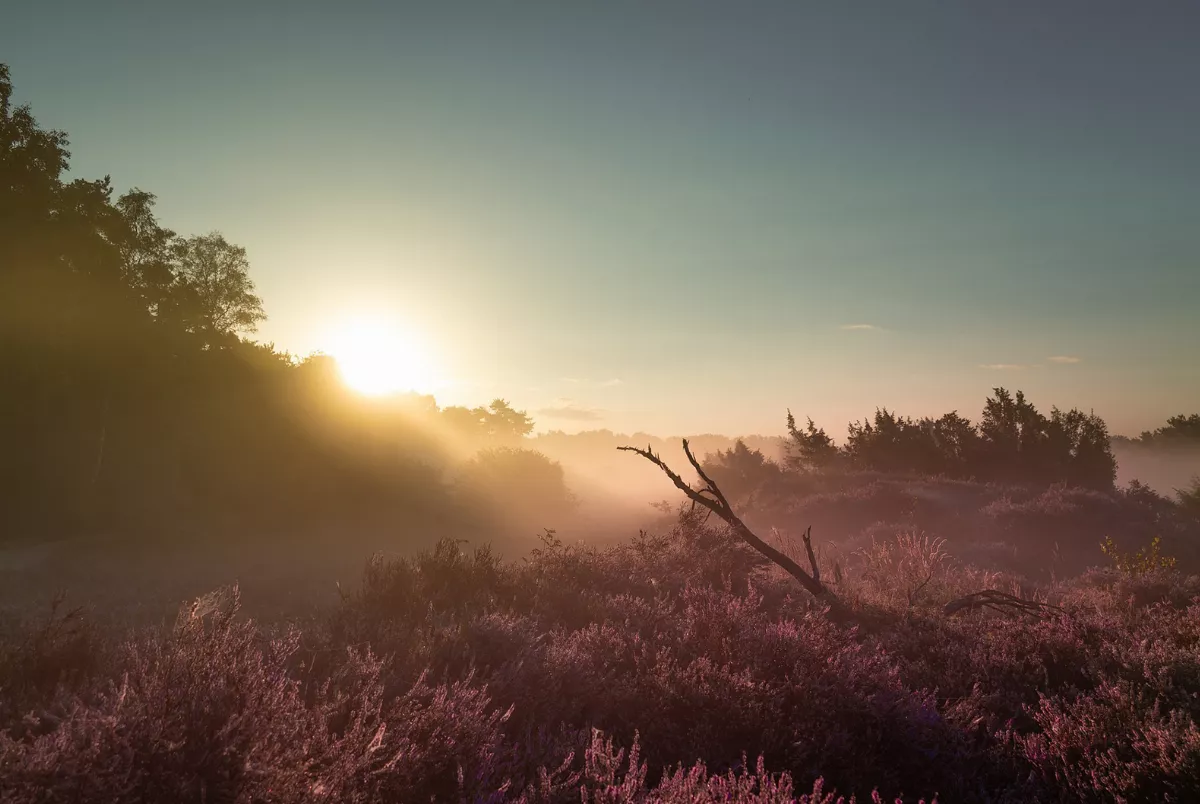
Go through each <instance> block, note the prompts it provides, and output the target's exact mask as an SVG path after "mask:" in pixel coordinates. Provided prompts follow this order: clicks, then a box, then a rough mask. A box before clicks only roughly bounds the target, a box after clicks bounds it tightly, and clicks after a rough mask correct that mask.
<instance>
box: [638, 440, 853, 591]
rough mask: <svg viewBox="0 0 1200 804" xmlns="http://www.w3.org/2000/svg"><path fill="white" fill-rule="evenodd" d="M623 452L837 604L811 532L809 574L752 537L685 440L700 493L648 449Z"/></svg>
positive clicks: (806, 543)
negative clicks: (823, 577)
mask: <svg viewBox="0 0 1200 804" xmlns="http://www.w3.org/2000/svg"><path fill="white" fill-rule="evenodd" d="M617 449H619V450H622V451H624V452H634V453H637V454H638V455H641V456H642V457H643V458H645V459H646V460H648V461H650V463H652V464H654V465H655V466H657V467H658V468H659V469H661V470H663V473H664V474H665V475H666V476H667V477H669V478H670V479H671V482H672V483H674V484H675V488H677V489H679V490H680V491H682V492H683V493H684V494H686V495H687V498H688V499H689V500H691V501H692V504H693V505H702V506H704V507H705V508H707V509H708V510H709V511H712V512H713V513H714V514H716V515H717V516H719V517H720V518H721V519H723V520H724V521H725V523H726V524H728V525H729V527H731V528H732V529H733V531H734V532H735V533H736V534H737V535H738V536H739V537H740V538H741V539H742V541H744V542H746V544H748V545H750V546H751V547H753V548H754V549H755V550H757V551H758V552H760V553H762V554H763V555H764V556H766V557H767V558H769V559H770V560H771V561H773V562H774V563H775V564H777V565H778V566H779V567H781V568H783V570H784V572H786V573H788V574H789V575H791V576H792V577H793V578H795V579H796V580H797V581H799V582H800V585H801V586H803V587H804V588H805V589H806V590H807V591H808V592H809V594H811V595H813V597H816V598H819V599H821V600H823V601H826V602H828V603H832V604H835V605H836V604H837V602H838V601H837V598H836V597H834V595H833V594H832V593H831V592H830V591H829V590H828V589H827V588H826V587H825V584H823V583H821V569H820V567H818V566H817V558H816V555H815V554H814V553H813V548H812V528H811V527H809V528H808V530H806V531H805V532H804V549H805V551H806V552H807V553H808V563H809V566H810V568H811V571H806V570H805V569H804V568H803V567H801V566H800V565H799V564H797V563H796V562H795V561H793V560H792V559H790V558H788V557H787V556H786V555H784V554H783V553H782V552H780V551H779V550H776V549H775V548H774V547H772V546H771V545H770V544H768V543H767V542H765V541H763V540H762V539H760V538H759V537H758V536H757V535H755V533H754V532H753V531H752V530H750V528H748V527H747V526H746V523H745V522H742V520H741V519H740V518H739V517H738V515H737V514H735V513H734V512H733V507H732V506H731V505H730V504H729V500H727V499H725V495H724V494H723V493H722V492H721V489H720V488H719V487H718V486H717V484H716V483H714V482H713V480H712V478H710V477H709V476H708V475H707V474H706V473H705V472H704V470H703V469H702V468H700V462H699V461H698V460H696V456H695V455H693V454H692V449H691V447H690V446H689V445H688V441H687V439H686V438H685V439H684V440H683V453H684V454H685V455H687V459H688V461H689V462H690V463H691V464H692V468H693V469H695V470H696V474H698V475H699V476H700V480H701V481H702V482H703V483H704V485H703V487H702V488H700V489H694V488H692V487H691V486H690V485H688V484H687V483H686V482H685V481H684V479H683V478H682V477H680V476H679V475H678V474H676V473H675V472H674V471H673V470H672V469H671V467H669V466H667V465H666V463H664V462H663V460H662V459H661V458H659V457H658V456H657V455H655V454H654V452H653V450H651V449H650V447H648V446H647V447H646V449H641V448H639V447H617Z"/></svg>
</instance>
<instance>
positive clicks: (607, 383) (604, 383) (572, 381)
mask: <svg viewBox="0 0 1200 804" xmlns="http://www.w3.org/2000/svg"><path fill="white" fill-rule="evenodd" d="M562 381H563V382H565V383H567V384H568V385H589V386H592V387H593V388H612V387H614V386H617V385H621V384H622V381H621V380H619V379H617V378H616V377H614V378H612V379H611V380H590V379H586V378H581V377H563V378H562Z"/></svg>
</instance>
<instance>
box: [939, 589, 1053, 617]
mask: <svg viewBox="0 0 1200 804" xmlns="http://www.w3.org/2000/svg"><path fill="white" fill-rule="evenodd" d="M983 608H986V609H991V610H992V611H998V612H1000V613H1001V614H1007V615H1010V616H1011V615H1015V614H1031V615H1033V616H1035V617H1044V616H1046V615H1047V614H1050V613H1051V612H1058V613H1061V612H1062V609H1060V608H1059V607H1058V606H1052V605H1050V604H1049V603H1039V602H1037V601H1035V600H1024V599H1023V598H1019V597H1017V596H1016V595H1010V594H1006V593H1005V592H998V591H996V590H995V589H984V590H983V591H982V592H972V593H971V594H969V595H964V596H962V597H960V598H958V599H957V600H952V601H950V602H949V603H947V604H946V606H945V608H943V609H942V613H943V614H945V615H946V616H947V617H950V616H953V615H955V614H957V613H958V612H960V611H974V610H976V609H983Z"/></svg>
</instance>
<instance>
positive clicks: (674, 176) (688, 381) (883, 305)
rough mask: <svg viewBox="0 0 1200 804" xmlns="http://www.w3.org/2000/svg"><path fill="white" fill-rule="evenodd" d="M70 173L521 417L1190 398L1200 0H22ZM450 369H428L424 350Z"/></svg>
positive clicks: (600, 421)
mask: <svg viewBox="0 0 1200 804" xmlns="http://www.w3.org/2000/svg"><path fill="white" fill-rule="evenodd" d="M3 17H4V18H3V24H2V26H0V61H4V62H6V63H8V64H9V65H10V67H11V70H12V75H13V80H14V83H15V86H16V94H17V96H18V100H20V101H28V102H30V103H31V104H32V105H33V108H34V113H35V115H36V116H37V117H38V119H39V121H40V122H41V123H42V124H43V125H45V126H47V127H53V128H58V129H62V130H65V131H67V132H68V133H69V135H70V137H71V143H72V145H71V151H72V155H73V158H72V171H73V173H74V174H75V175H80V176H86V177H96V176H102V175H105V174H110V175H111V176H112V178H113V182H114V185H115V186H116V187H117V188H118V190H124V189H126V188H129V187H134V186H136V187H140V188H142V189H145V190H149V191H151V192H153V193H155V194H156V195H157V196H158V199H159V205H158V212H159V215H160V219H161V220H162V221H163V222H164V223H165V224H166V225H168V226H170V227H171V228H172V229H174V230H176V231H177V232H180V233H181V234H198V233H203V232H207V231H211V230H219V231H221V232H223V233H224V234H225V235H226V237H228V238H229V239H230V240H231V241H233V242H236V243H239V244H241V245H243V246H245V247H246V248H247V250H248V253H249V257H250V260H251V264H252V277H253V279H254V280H255V282H256V285H257V288H258V291H259V294H260V295H261V296H262V298H263V301H264V306H265V308H266V311H267V313H268V315H269V319H268V320H267V321H266V322H265V323H264V324H263V325H262V326H261V327H260V330H259V332H258V333H257V335H256V336H255V337H257V338H259V339H260V340H264V341H271V342H274V343H275V344H276V346H277V347H279V348H282V349H286V350H288V351H291V352H293V353H296V354H301V355H303V354H308V353H310V352H313V351H316V350H326V351H328V349H329V343H330V342H331V339H335V338H336V336H337V332H338V331H339V327H342V326H344V322H345V321H347V320H352V319H354V318H355V317H359V316H375V317H382V318H384V319H386V320H389V321H393V322H395V323H396V325H397V326H399V327H400V328H401V329H402V330H403V331H404V332H406V333H410V334H411V338H412V339H413V341H414V342H415V343H418V344H419V345H420V346H419V348H420V349H421V350H423V352H424V353H425V354H426V356H427V358H428V361H429V363H430V364H431V365H433V366H435V367H436V370H435V371H433V373H432V374H431V376H430V377H429V378H428V382H427V384H428V385H429V387H428V388H426V389H424V390H432V391H433V392H434V393H435V394H436V396H437V397H438V399H439V401H441V402H444V403H447V404H450V403H454V404H458V403H468V404H476V403H480V402H484V401H487V400H489V399H491V398H493V397H495V396H501V397H504V398H506V399H509V400H511V401H512V402H513V403H514V404H515V405H516V406H517V407H520V408H524V409H527V410H529V411H530V412H531V413H533V415H534V417H535V419H536V420H537V422H538V426H539V429H543V430H544V429H565V430H577V429H592V428H599V427H604V428H609V429H613V430H617V431H624V432H631V431H635V430H645V431H649V432H655V433H659V434H664V435H665V434H678V433H689V432H723V433H729V434H747V433H769V434H773V433H779V432H782V430H783V425H784V418H785V416H786V412H787V409H789V408H790V409H791V410H792V411H793V412H794V413H796V414H797V416H799V417H801V419H803V417H805V416H811V417H812V418H813V419H815V420H816V421H817V422H818V423H819V424H822V425H824V426H825V427H826V428H827V429H829V430H830V431H831V433H834V434H835V435H837V434H841V433H842V432H844V426H845V423H846V422H847V421H848V420H850V419H857V418H861V417H863V416H869V415H870V414H871V413H872V412H873V411H874V410H875V408H876V407H879V406H886V407H888V408H891V409H899V411H900V412H902V413H907V414H910V415H914V416H918V415H927V414H937V413H942V412H945V411H948V410H951V409H958V410H959V411H960V412H963V413H964V414H966V415H969V416H972V417H975V416H977V415H978V413H979V411H980V409H981V408H982V404H983V400H984V399H985V397H986V396H987V395H988V393H989V392H990V389H991V388H992V387H994V386H997V385H1002V386H1005V387H1008V388H1010V389H1015V388H1021V389H1024V390H1025V392H1026V394H1027V395H1028V396H1029V397H1030V398H1031V400H1032V401H1033V402H1034V403H1035V404H1037V405H1038V406H1039V407H1040V408H1043V409H1044V410H1049V408H1050V407H1051V405H1057V406H1059V407H1062V408H1070V407H1080V408H1082V409H1084V410H1089V409H1090V410H1095V412H1096V413H1098V414H1100V415H1101V416H1103V417H1104V418H1105V419H1106V420H1107V421H1108V422H1109V425H1110V428H1111V429H1112V430H1113V431H1115V432H1118V433H1132V434H1136V433H1137V432H1140V431H1141V430H1143V429H1148V428H1152V427H1155V426H1158V425H1160V424H1162V423H1163V421H1164V420H1165V419H1166V418H1167V417H1168V416H1170V415H1173V414H1176V413H1183V412H1188V413H1190V412H1195V411H1196V410H1197V409H1200V359H1197V356H1196V348H1197V344H1200V148H1197V147H1196V143H1197V131H1198V130H1200V92H1197V91H1196V87H1197V86H1198V85H1200V48H1198V47H1197V46H1196V42H1197V41H1198V40H1200V6H1197V5H1195V4H1191V3H1174V2H1171V3H1168V2H1147V3H1138V4H1132V3H1124V2H1055V3H1046V2H1005V3H992V2H989V3H972V2H965V0H964V2H957V3H942V2H917V1H915V0H914V1H911V2H904V3H896V2H884V1H881V2H877V3H863V2H852V1H850V0H845V1H843V2H837V3H802V2H780V3H765V2H745V3H710V2H699V1H698V0H691V2H682V3H671V2H665V1H664V2H654V3H632V2H613V1H612V0H610V1H609V2H589V3H584V2H579V3H550V2H544V3H539V2H525V3H515V2H498V1H497V2H479V3H456V2H449V1H446V2H436V3H422V4H407V3H403V2H386V3H385V2H379V3H357V2H350V1H347V2H340V3H328V2H319V3H312V2H306V1H305V0H290V2H267V1H266V0H259V1H258V2H254V3H247V2H239V3H236V4H235V3H226V2H218V1H216V0H214V1H213V2H205V3H190V2H189V3H184V2H173V1H172V0H160V2H141V3H126V2H105V3H96V2H92V1H91V0H74V1H73V2H59V1H58V0H39V2H37V3H21V4H16V5H15V7H13V8H9V9H6V10H5V12H4V15H3ZM434 375H436V376H434Z"/></svg>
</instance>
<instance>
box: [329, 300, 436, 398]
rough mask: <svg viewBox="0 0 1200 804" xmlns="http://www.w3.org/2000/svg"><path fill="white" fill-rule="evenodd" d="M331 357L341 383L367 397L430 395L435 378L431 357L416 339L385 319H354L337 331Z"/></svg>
mask: <svg viewBox="0 0 1200 804" xmlns="http://www.w3.org/2000/svg"><path fill="white" fill-rule="evenodd" d="M330 341H331V343H330V347H329V350H328V351H329V354H331V355H332V356H333V357H334V359H336V360H337V363H338V368H339V370H340V371H341V375H342V379H343V381H344V382H345V383H346V385H348V386H349V387H350V388H352V389H353V390H355V391H357V392H359V393H361V394H366V395H368V396H386V395H388V394H394V393H404V392H407V391H418V392H428V391H430V390H431V388H432V385H433V375H432V370H431V366H430V363H429V359H428V355H427V354H426V352H425V350H424V349H423V348H421V346H420V344H419V342H418V340H417V339H416V337H415V336H414V335H412V334H410V333H407V332H404V331H402V329H401V328H400V327H399V326H398V325H397V324H396V323H395V322H392V321H389V320H388V319H386V318H375V317H365V316H364V317H355V318H351V319H349V320H348V321H346V322H344V323H343V324H341V325H340V326H339V327H337V328H336V330H335V331H334V333H333V334H332V336H331V338H330Z"/></svg>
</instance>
